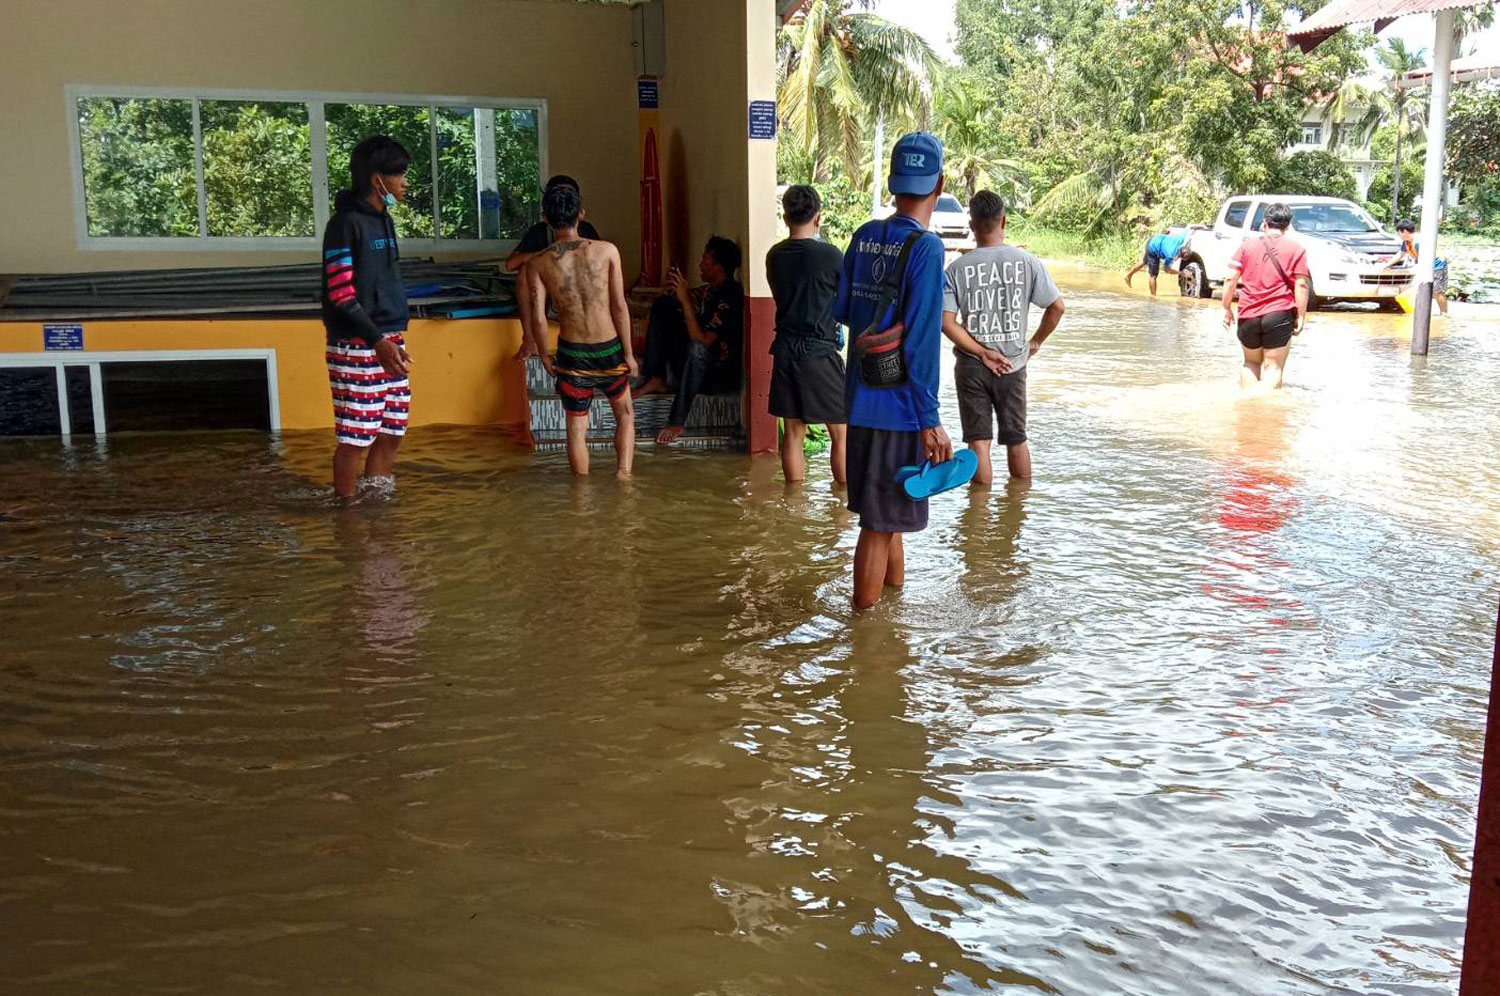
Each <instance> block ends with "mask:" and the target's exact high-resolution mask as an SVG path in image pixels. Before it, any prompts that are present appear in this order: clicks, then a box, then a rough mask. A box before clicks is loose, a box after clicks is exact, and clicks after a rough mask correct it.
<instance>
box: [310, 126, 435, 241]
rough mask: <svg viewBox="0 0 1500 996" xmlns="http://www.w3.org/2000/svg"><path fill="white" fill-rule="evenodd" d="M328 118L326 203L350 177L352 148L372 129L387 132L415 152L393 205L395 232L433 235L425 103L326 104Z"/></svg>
mask: <svg viewBox="0 0 1500 996" xmlns="http://www.w3.org/2000/svg"><path fill="white" fill-rule="evenodd" d="M323 116H324V119H325V120H326V121H327V123H328V204H329V208H330V209H332V208H333V206H334V204H335V198H336V197H337V194H338V192H339V191H340V190H342V189H343V188H345V187H348V186H349V185H350V183H351V178H350V176H349V153H351V152H353V151H354V147H355V146H356V145H358V144H359V143H360V142H361V141H363V140H364V139H366V138H369V137H370V136H371V135H389V136H391V137H392V138H394V139H395V140H396V141H398V142H400V143H401V144H402V145H404V146H406V151H407V152H410V153H411V165H410V166H409V167H407V170H406V200H405V201H404V202H403V203H401V204H398V205H397V206H396V207H395V208H394V209H392V211H391V217H392V218H394V219H395V222H396V234H397V235H398V236H400V237H401V238H404V239H430V238H432V237H433V231H432V147H431V141H432V140H431V138H429V137H428V130H427V127H428V121H427V108H425V107H412V106H408V105H405V104H325V105H324V106H323Z"/></svg>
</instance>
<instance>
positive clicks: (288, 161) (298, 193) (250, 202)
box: [198, 100, 316, 237]
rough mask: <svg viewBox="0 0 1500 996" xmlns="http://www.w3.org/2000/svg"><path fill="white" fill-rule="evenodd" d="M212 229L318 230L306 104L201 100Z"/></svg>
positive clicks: (258, 232)
mask: <svg viewBox="0 0 1500 996" xmlns="http://www.w3.org/2000/svg"><path fill="white" fill-rule="evenodd" d="M198 116H199V122H200V125H201V127H202V130H203V189H204V194H205V196H206V199H207V202H208V234H210V235H234V236H275V235H294V236H303V237H306V236H311V235H315V234H316V232H315V231H314V228H315V225H314V222H313V204H312V159H311V151H310V148H309V142H308V124H307V105H306V104H277V103H254V102H245V101H227V100H204V101H200V102H199V105H198Z"/></svg>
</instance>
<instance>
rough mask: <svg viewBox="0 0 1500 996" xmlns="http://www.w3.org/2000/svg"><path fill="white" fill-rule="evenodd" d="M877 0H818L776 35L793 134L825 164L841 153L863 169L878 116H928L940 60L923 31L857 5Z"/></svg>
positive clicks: (780, 94)
mask: <svg viewBox="0 0 1500 996" xmlns="http://www.w3.org/2000/svg"><path fill="white" fill-rule="evenodd" d="M870 4H871V0H858V2H857V4H856V0H811V2H810V3H808V4H807V5H806V6H804V7H803V9H802V11H801V13H799V14H798V15H797V16H796V17H794V18H792V20H790V21H788V22H787V23H786V24H785V25H784V26H783V27H782V28H781V30H780V32H779V33H778V35H777V49H778V53H777V54H778V64H777V70H778V71H777V76H778V80H779V81H778V86H777V94H776V96H777V102H778V104H779V105H780V107H781V116H782V122H783V125H784V128H785V132H786V134H787V137H788V138H789V139H790V140H792V141H795V142H796V143H797V144H798V146H799V147H800V148H801V150H802V151H803V152H804V153H805V154H806V155H808V156H810V157H812V159H813V161H814V163H815V164H818V165H821V163H822V162H823V160H824V159H825V158H826V157H827V156H828V155H829V154H830V153H836V154H837V155H838V156H839V157H840V158H841V159H842V160H843V163H844V167H845V168H846V169H847V170H848V173H849V175H850V176H857V175H858V173H859V166H860V160H861V158H862V153H861V149H862V146H863V144H864V136H865V131H866V129H867V128H868V127H869V126H870V125H871V124H872V123H873V122H874V121H875V120H877V119H878V118H881V117H883V118H884V119H885V120H887V121H907V120H923V119H925V118H926V116H927V113H928V108H929V104H930V97H929V93H930V85H929V80H931V79H933V78H935V77H936V75H937V73H938V71H939V69H940V63H939V62H938V58H937V56H936V54H934V53H933V51H932V47H931V46H930V45H928V44H927V42H926V41H925V40H923V38H922V36H921V35H918V34H917V33H916V32H914V31H911V30H909V29H907V28H903V27H901V26H900V25H897V24H893V23H892V22H890V21H887V20H886V19H885V18H883V17H879V16H877V15H875V14H871V13H868V12H867V11H864V10H855V9H854V8H855V7H856V5H857V6H861V7H868V6H870Z"/></svg>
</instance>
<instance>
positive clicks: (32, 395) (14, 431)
mask: <svg viewBox="0 0 1500 996" xmlns="http://www.w3.org/2000/svg"><path fill="white" fill-rule="evenodd" d="M60 432H62V412H60V411H59V410H58V407H57V371H56V370H54V369H53V368H51V367H6V368H0V436H55V435H57V434H58V433H60Z"/></svg>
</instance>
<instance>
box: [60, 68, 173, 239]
mask: <svg viewBox="0 0 1500 996" xmlns="http://www.w3.org/2000/svg"><path fill="white" fill-rule="evenodd" d="M78 132H79V141H80V148H81V151H82V153H83V190H84V202H85V210H86V212H87V216H88V230H89V234H90V235H93V236H110V235H120V236H132V235H133V236H196V235H197V234H198V191H197V178H196V176H195V174H194V169H193V104H192V101H189V100H165V99H160V98H155V97H150V98H145V97H84V98H83V99H81V100H79V101H78Z"/></svg>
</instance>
